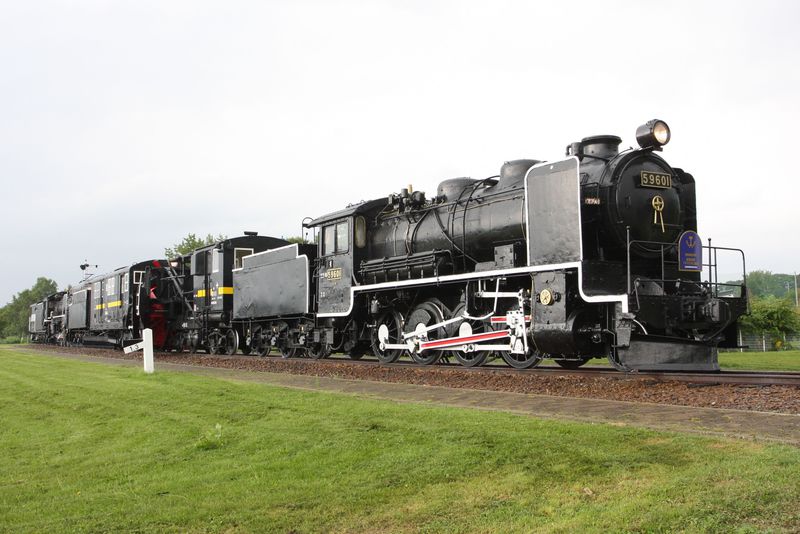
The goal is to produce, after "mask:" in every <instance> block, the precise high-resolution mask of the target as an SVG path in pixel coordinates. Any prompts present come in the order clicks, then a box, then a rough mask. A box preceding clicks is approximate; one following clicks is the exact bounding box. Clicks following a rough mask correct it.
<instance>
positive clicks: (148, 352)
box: [142, 328, 156, 373]
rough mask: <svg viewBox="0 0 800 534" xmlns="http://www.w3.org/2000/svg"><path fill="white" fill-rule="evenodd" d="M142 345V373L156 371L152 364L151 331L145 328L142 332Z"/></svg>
mask: <svg viewBox="0 0 800 534" xmlns="http://www.w3.org/2000/svg"><path fill="white" fill-rule="evenodd" d="M143 334H144V336H143V338H144V339H143V340H142V342H143V343H144V372H145V373H152V372H153V371H155V370H156V366H155V363H154V362H153V331H152V330H150V329H149V328H145V329H144V332H143Z"/></svg>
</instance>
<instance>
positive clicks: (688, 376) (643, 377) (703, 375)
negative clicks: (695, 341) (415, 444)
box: [38, 346, 800, 388]
mask: <svg viewBox="0 0 800 534" xmlns="http://www.w3.org/2000/svg"><path fill="white" fill-rule="evenodd" d="M38 347H42V346H38ZM50 347H51V348H53V349H55V347H53V346H50ZM77 348H78V347H73V349H77ZM56 350H57V349H56ZM80 350H81V351H82V352H84V353H87V354H96V355H103V356H111V357H119V356H120V354H121V351H118V350H115V349H110V348H101V347H91V346H82V347H80ZM185 354H186V356H189V353H185ZM156 356H162V357H164V356H168V357H170V358H171V359H174V358H180V356H181V355H180V354H177V353H174V352H157V353H156ZM191 356H202V359H204V360H205V359H208V358H213V359H215V360H221V361H224V360H231V361H234V360H240V361H251V362H253V363H256V362H258V361H270V362H273V363H278V362H286V363H287V364H291V365H301V366H309V367H313V366H327V365H332V366H354V367H365V366H366V367H372V368H385V369H392V368H394V369H420V370H425V369H430V370H432V371H435V370H447V371H448V372H451V373H452V372H455V373H465V376H472V375H473V374H474V373H477V374H493V375H508V376H520V377H522V376H537V375H538V376H542V377H559V376H564V377H586V378H600V379H603V378H605V379H609V380H635V381H641V382H646V383H648V382H649V383H658V382H681V383H686V384H697V385H722V384H728V385H739V386H794V387H799V388H800V372H792V371H783V372H776V371H719V372H716V373H707V372H689V371H682V372H676V371H635V372H631V373H624V372H621V371H617V370H616V369H613V368H612V367H610V366H600V365H596V366H595V365H586V366H584V367H581V368H580V369H576V370H571V369H564V368H561V367H558V366H549V365H542V366H538V367H534V368H532V369H524V370H519V369H513V368H511V367H509V366H507V365H504V364H494V363H489V364H485V365H482V366H480V367H464V366H462V365H460V364H458V363H455V362H444V361H442V362H439V363H436V364H434V365H429V366H425V365H419V364H417V363H416V362H413V361H411V360H402V361H398V362H394V363H390V364H385V363H381V362H379V361H378V360H377V359H375V358H372V357H371V356H365V357H364V358H363V359H359V360H353V359H351V358H349V357H348V356H346V355H343V354H334V355H332V356H330V357H328V358H324V359H320V360H314V359H310V358H305V357H294V358H283V357H282V356H280V355H279V354H270V355H268V356H254V355H244V354H236V355H230V356H228V355H209V354H205V353H198V354H192V355H191ZM173 361H174V360H173Z"/></svg>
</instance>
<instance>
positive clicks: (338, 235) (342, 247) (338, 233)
mask: <svg viewBox="0 0 800 534" xmlns="http://www.w3.org/2000/svg"><path fill="white" fill-rule="evenodd" d="M348 250H350V227H349V224H348V222H347V221H342V222H340V223H336V224H330V225H328V226H326V227H324V228H323V229H322V255H323V256H328V255H330V254H338V253H340V252H347V251H348Z"/></svg>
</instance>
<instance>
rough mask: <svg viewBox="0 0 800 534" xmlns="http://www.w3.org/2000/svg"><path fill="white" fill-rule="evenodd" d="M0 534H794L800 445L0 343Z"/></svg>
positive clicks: (799, 526) (799, 517) (798, 524)
mask: <svg viewBox="0 0 800 534" xmlns="http://www.w3.org/2000/svg"><path fill="white" fill-rule="evenodd" d="M0 414H2V420H1V421H2V432H0V451H2V454H0V531H7V532H26V531H27V532H54V531H56V532H63V531H80V532H85V531H93V532H94V531H113V532H116V531H137V532H141V531H146V532H163V531H176V532H186V531H189V532H205V531H212V532H219V531H224V532H250V531H270V532H298V533H299V532H330V531H334V532H419V531H426V532H473V531H478V532H513V531H518V532H531V531H533V532H536V531H539V532H605V531H609V530H612V531H624V530H632V531H647V532H671V531H693V532H694V531H709V532H722V531H725V532H727V531H732V530H737V529H738V531H740V532H751V531H762V530H772V531H798V530H800V510H799V509H798V506H797V503H798V502H800V484H798V480H800V449H796V448H792V447H788V446H779V445H769V444H763V443H753V442H746V441H735V440H720V439H710V438H702V437H697V436H687V435H679V434H670V433H659V432H653V431H645V430H637V429H632V428H627V427H615V426H608V425H590V424H580V423H571V422H556V421H543V420H537V419H533V418H528V417H523V416H516V415H510V414H503V413H493V412H482V411H475V410H466V409H451V408H438V407H430V406H424V405H405V404H395V403H391V402H384V401H372V400H361V399H357V398H354V397H350V396H343V395H334V394H323V393H312V392H301V391H295V390H287V389H280V388H274V387H266V386H263V385H259V384H253V383H237V382H228V381H223V380H217V379H211V378H207V377H201V376H195V375H190V374H182V373H169V372H160V373H156V374H155V375H150V376H148V375H145V374H143V373H142V372H141V371H140V370H138V369H134V368H129V367H114V366H105V365H101V364H92V363H83V362H76V361H69V360H62V359H58V358H50V357H46V356H33V355H28V354H23V353H20V352H18V351H16V350H14V349H9V348H0Z"/></svg>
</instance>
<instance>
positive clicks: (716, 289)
mask: <svg viewBox="0 0 800 534" xmlns="http://www.w3.org/2000/svg"><path fill="white" fill-rule="evenodd" d="M679 240H680V238H678V239H677V240H675V241H674V242H671V243H664V242H661V241H646V240H642V239H634V240H632V239H631V238H630V227H628V229H627V251H626V263H627V267H626V273H627V288H628V295H631V294H633V292H634V290H635V288H634V287H633V285H634V284H633V280H632V274H631V247H632V246H633V245H637V244H638V245H647V246H649V247H650V248H656V247H657V248H658V249H659V251H660V261H661V278H660V279H656V280H653V279H652V278H651V280H653V281H655V282H660V283H661V286H662V288H663V287H664V286H665V285H666V284H667V283H670V282H672V283H675V282H680V281H682V280H681V279H680V278H675V279H667V277H666V266H667V265H674V266H677V265H678V248H679V244H678V241H679ZM702 250H703V257H704V258H707V259H708V262H707V263H705V262H701V265H700V270H699V271H694V272H699V273H700V274H701V277H702V275H704V274H705V270H706V268H707V269H708V279H707V281H703V280H701V281H700V284H702V285H706V286H707V287H708V289H709V291H710V292H711V295H713V296H715V297H718V298H741V297H747V265H746V261H745V255H744V251H743V250H741V249H738V248H730V247H717V246H712V245H711V239H709V240H708V245H702ZM720 251H724V252H725V253H728V252H733V253H738V254H739V255H740V256H741V262H742V278H741V280H742V282H741V283H729V282H720V281H719V269H718V265H719V254H720ZM736 289H738V290H739V295H728V294H726V293H728V290H733V292H734V293H735V292H736V291H735V290H736ZM749 308H750V305H749V303H748V311H749Z"/></svg>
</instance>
